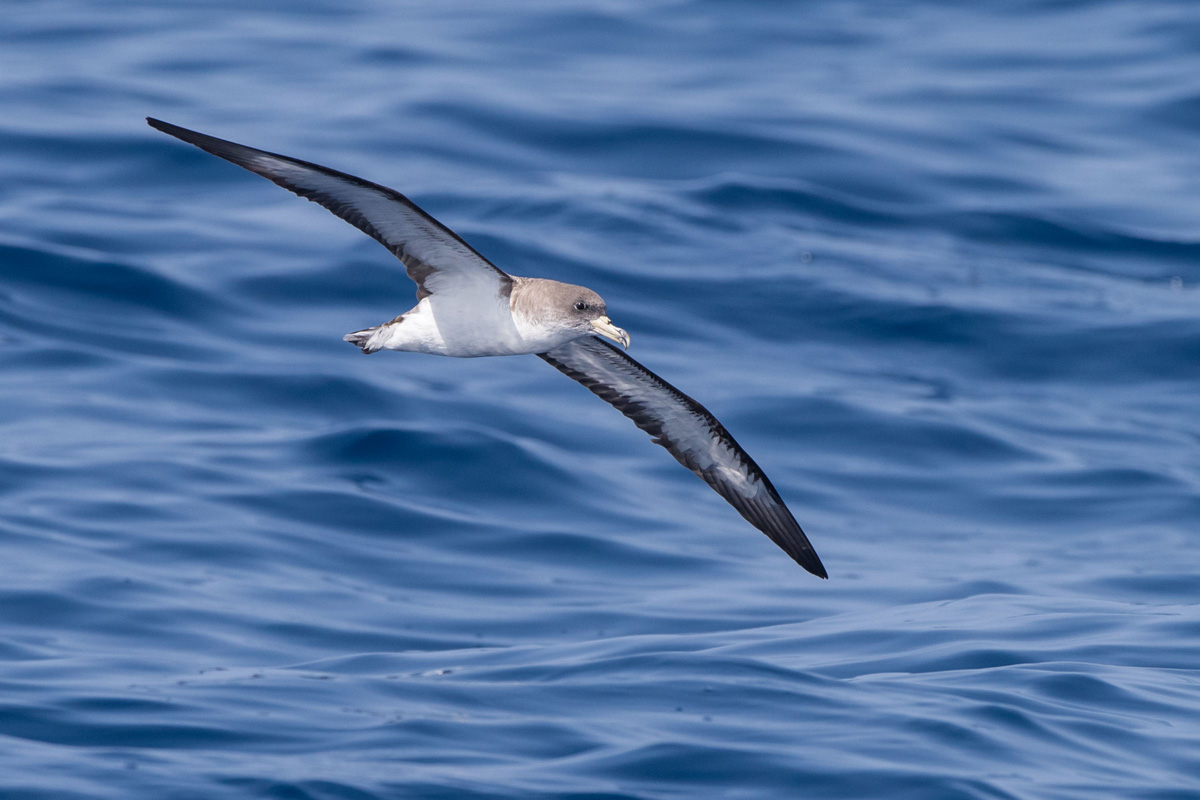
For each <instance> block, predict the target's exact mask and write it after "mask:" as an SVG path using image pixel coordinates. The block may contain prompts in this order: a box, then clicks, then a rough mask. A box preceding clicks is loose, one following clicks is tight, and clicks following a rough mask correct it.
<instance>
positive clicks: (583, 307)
mask: <svg viewBox="0 0 1200 800" xmlns="http://www.w3.org/2000/svg"><path fill="white" fill-rule="evenodd" d="M575 310H576V311H587V303H584V302H582V301H580V302H578V303H576V304H575Z"/></svg>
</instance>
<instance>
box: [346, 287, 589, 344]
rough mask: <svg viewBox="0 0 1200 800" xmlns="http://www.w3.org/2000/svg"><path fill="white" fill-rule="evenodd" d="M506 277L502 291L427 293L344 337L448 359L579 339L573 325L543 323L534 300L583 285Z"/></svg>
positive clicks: (356, 342)
mask: <svg viewBox="0 0 1200 800" xmlns="http://www.w3.org/2000/svg"><path fill="white" fill-rule="evenodd" d="M510 278H511V283H510V285H508V286H507V287H504V288H503V290H502V289H501V288H500V287H496V289H495V290H494V291H493V290H492V289H491V288H490V287H481V291H479V292H475V293H470V294H467V293H462V294H460V293H446V294H431V295H429V296H427V297H423V298H421V300H420V301H418V302H417V304H416V306H414V307H413V308H412V309H410V310H409V311H406V312H404V313H403V314H401V315H400V316H398V317H396V318H395V319H394V320H392V321H391V322H385V323H384V324H383V325H377V326H375V327H373V328H367V329H366V330H361V331H355V332H354V333H349V334H346V336H345V337H344V338H345V339H346V341H348V342H350V343H352V344H354V345H357V346H358V347H361V348H362V349H363V351H364V352H367V353H374V352H376V351H377V350H400V351H404V352H408V353H428V354H429V355H435V356H451V357H453V358H481V357H484V356H519V355H535V354H537V353H545V352H547V351H549V350H553V349H554V348H556V347H561V346H562V345H564V344H566V343H567V342H569V341H571V340H572V339H577V338H579V334H578V333H577V332H576V331H575V329H574V328H563V327H558V326H554V325H546V324H544V323H545V320H544V319H542V318H541V317H540V316H539V314H538V310H539V308H540V305H539V303H538V302H537V301H538V298H540V297H544V296H551V295H554V294H563V293H566V292H568V291H572V292H575V293H581V292H586V291H588V290H587V289H585V288H584V287H582V286H572V285H571V284H568V283H560V282H559V281H551V280H546V279H545V278H521V277H517V276H515V275H513V276H510Z"/></svg>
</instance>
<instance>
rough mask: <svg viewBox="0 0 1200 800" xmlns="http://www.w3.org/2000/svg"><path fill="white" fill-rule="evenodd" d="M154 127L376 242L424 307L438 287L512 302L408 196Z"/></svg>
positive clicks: (489, 268) (469, 252)
mask: <svg viewBox="0 0 1200 800" xmlns="http://www.w3.org/2000/svg"><path fill="white" fill-rule="evenodd" d="M146 121H147V122H148V123H150V125H151V127H153V128H156V129H158V130H160V131H162V132H163V133H167V134H170V135H171V136H174V137H176V138H178V139H182V140H183V141H185V142H188V143H189V144H193V145H195V146H196V147H199V148H200V149H201V150H204V151H206V152H209V153H212V154H213V155H215V156H218V157H219V158H223V159H225V160H226V161H230V162H232V163H234V164H237V165H238V166H239V167H242V168H244V169H247V170H249V171H251V172H253V173H255V174H256V175H261V176H262V177H264V178H266V179H268V180H270V181H272V182H274V183H276V184H278V185H280V186H282V187H283V188H285V189H287V190H288V191H291V192H294V193H296V194H298V195H300V196H301V197H303V198H305V199H306V200H311V201H313V202H314V203H318V204H320V205H321V206H323V207H325V208H326V209H328V210H329V211H331V212H332V213H333V214H335V215H336V216H338V217H341V218H342V219H344V220H345V221H346V222H349V223H350V224H351V225H353V226H354V227H356V228H358V229H359V230H360V231H362V232H363V233H365V234H367V235H368V236H370V237H372V238H373V239H375V240H376V241H378V242H379V243H380V244H382V245H383V246H384V247H386V248H387V249H388V250H390V251H391V252H392V253H393V254H395V256H396V257H397V258H399V259H400V261H401V262H403V264H404V266H405V268H406V269H407V270H408V276H409V277H410V278H412V279H413V281H415V282H416V284H417V297H418V299H420V298H423V297H425V296H426V295H428V294H431V293H437V292H438V290H439V287H445V288H446V289H452V288H458V287H460V286H463V284H469V285H470V288H472V289H475V290H479V289H485V288H486V287H485V286H482V285H480V284H484V283H486V284H488V285H489V286H492V287H494V289H495V291H497V292H499V293H501V294H504V295H505V296H507V294H508V293H509V292H510V291H511V287H512V280H511V278H509V276H508V275H507V274H505V273H504V272H502V271H501V270H500V269H499V268H497V267H496V266H495V265H494V264H492V263H491V262H490V261H488V260H487V259H486V258H484V257H483V256H481V255H480V254H479V253H477V252H476V251H475V249H474V248H472V247H471V246H470V245H469V244H467V243H466V242H464V241H463V240H462V238H460V237H459V236H458V234H456V233H454V231H452V230H450V229H449V228H447V227H446V226H445V225H443V224H441V223H440V222H438V221H437V220H436V219H434V218H433V217H431V216H429V215H428V214H426V213H425V212H424V211H422V210H421V209H420V208H419V207H418V206H417V205H416V204H415V203H413V202H412V201H411V200H409V199H408V198H407V197H405V196H404V195H402V194H400V193H399V192H397V191H395V190H394V189H389V188H387V187H386V186H380V185H379V184H376V183H371V182H370V181H365V180H363V179H362V178H357V177H355V176H353V175H347V174H346V173H344V172H338V171H337V170H332V169H329V168H328V167H322V166H320V165H319V164H312V163H309V162H307V161H300V160H299V159H295V158H289V157H288V156H281V155H278V154H277V153H268V152H266V151H265V150H256V149H255V148H253V147H246V146H245V145H240V144H236V143H234V142H229V141H226V140H224V139H218V138H216V137H215V136H208V135H207V134H203V133H198V132H196V131H191V130H188V129H187V128H181V127H179V126H178V125H172V124H170V123H167V122H162V121H160V120H157V119H152V118H147V120H146Z"/></svg>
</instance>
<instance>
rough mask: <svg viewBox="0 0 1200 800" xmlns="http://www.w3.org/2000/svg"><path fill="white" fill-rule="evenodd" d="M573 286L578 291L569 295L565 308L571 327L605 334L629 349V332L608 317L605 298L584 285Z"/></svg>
mask: <svg viewBox="0 0 1200 800" xmlns="http://www.w3.org/2000/svg"><path fill="white" fill-rule="evenodd" d="M573 288H576V289H577V291H576V292H574V293H572V294H570V295H568V296H567V298H566V300H567V308H566V309H564V310H565V311H566V314H567V319H568V320H570V324H571V327H573V328H575V329H576V330H579V331H582V332H585V333H594V334H596V335H597V336H603V337H604V338H605V339H610V340H612V341H614V342H616V343H617V344H619V345H621V346H622V347H624V348H625V349H629V334H628V333H626V332H625V331H624V330H622V329H621V328H618V327H617V326H616V325H613V323H612V320H611V319H609V318H608V308H607V306H605V304H604V298H602V297H601V296H600V295H598V294H596V293H595V292H593V291H592V290H591V289H587V288H585V287H583V286H579V287H573Z"/></svg>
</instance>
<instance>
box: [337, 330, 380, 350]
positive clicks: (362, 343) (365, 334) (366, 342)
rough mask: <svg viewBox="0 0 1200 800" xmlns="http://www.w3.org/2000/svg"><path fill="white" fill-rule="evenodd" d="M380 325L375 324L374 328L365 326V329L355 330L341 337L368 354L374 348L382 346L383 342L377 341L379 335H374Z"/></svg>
mask: <svg viewBox="0 0 1200 800" xmlns="http://www.w3.org/2000/svg"><path fill="white" fill-rule="evenodd" d="M382 327H383V326H382V325H376V326H375V327H374V328H367V329H365V330H361V331H355V332H354V333H347V334H346V335H345V336H343V337H342V339H344V340H345V341H347V342H349V343H350V344H352V345H354V346H355V347H358V348H361V349H362V351H363V352H364V353H366V354H367V355H370V354H371V353H374V352H375V351H376V350H380V349H382V348H383V343H382V342H380V341H379V339H380V337H378V336H376V335H375V334H376V333H378V332H379V329H380V328H382Z"/></svg>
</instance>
